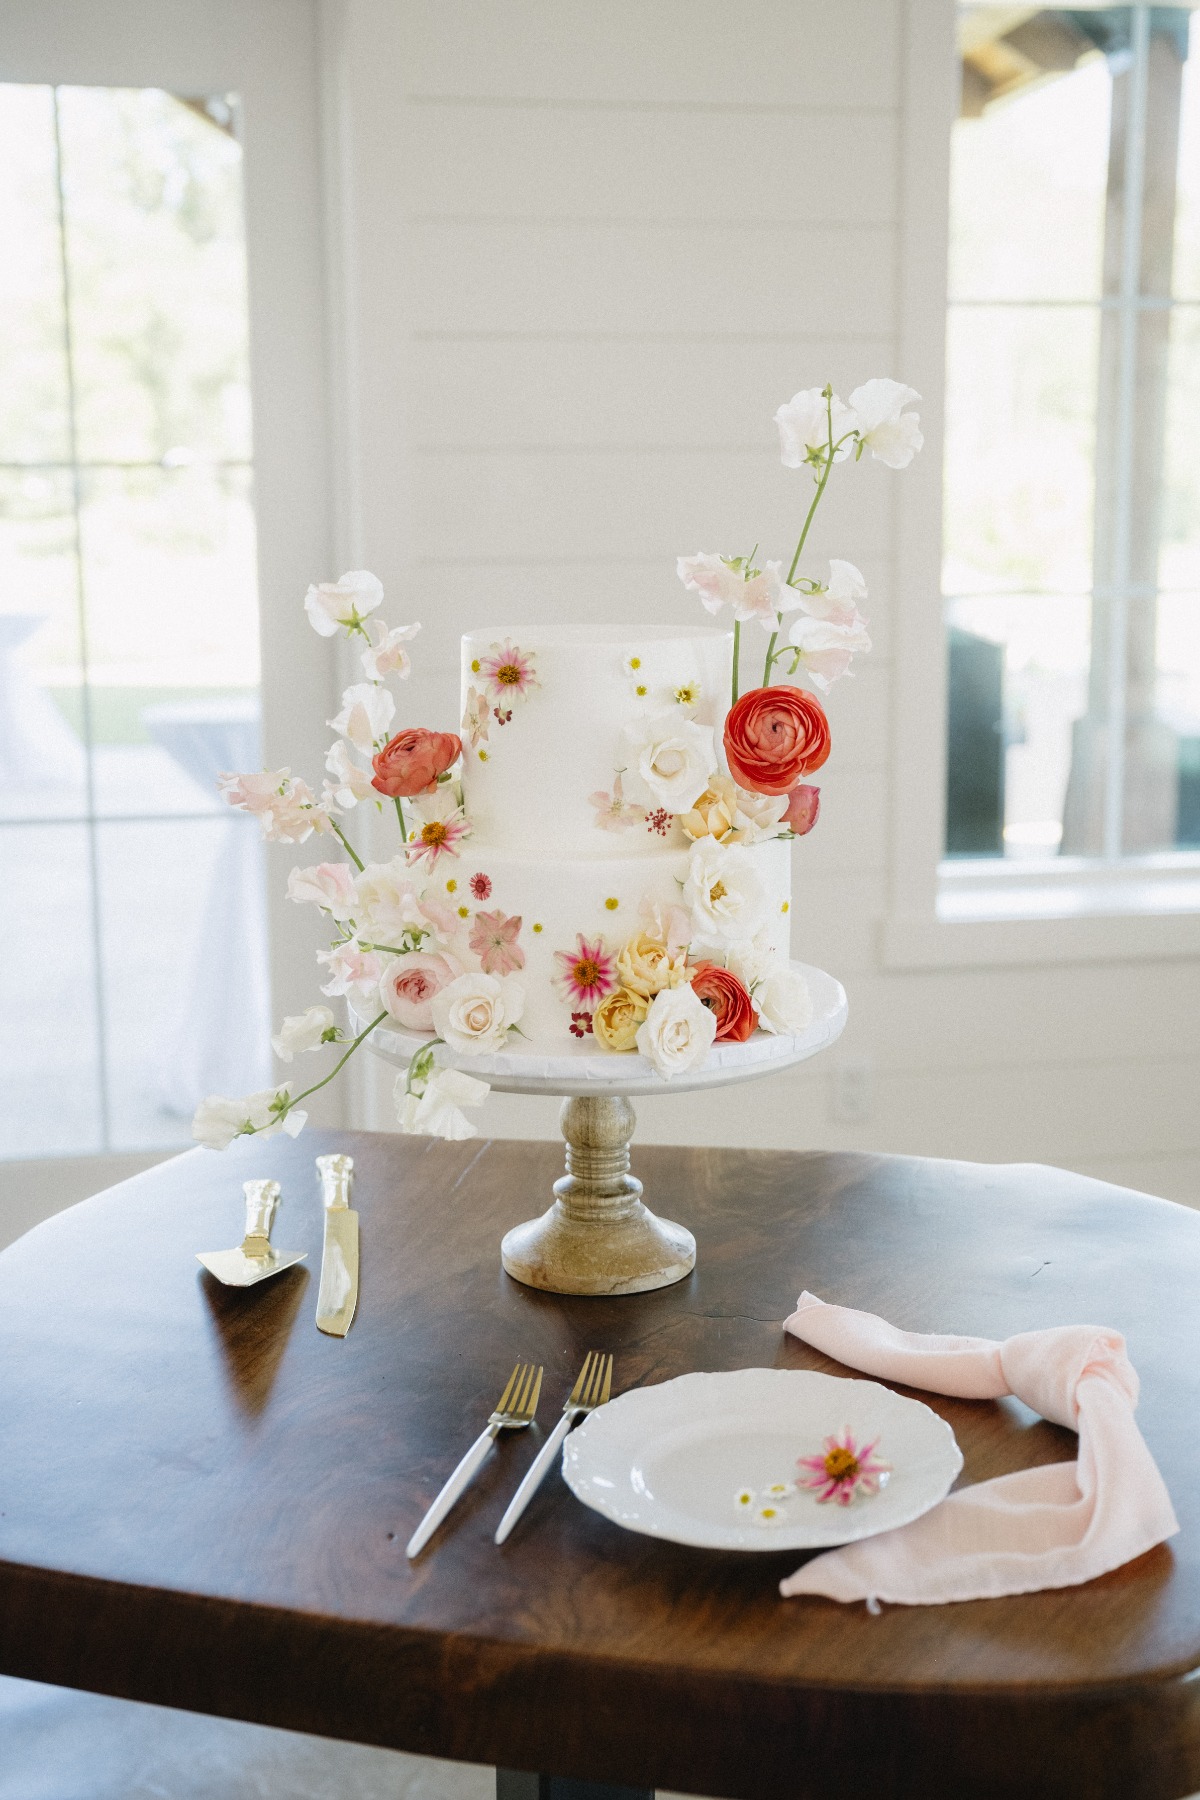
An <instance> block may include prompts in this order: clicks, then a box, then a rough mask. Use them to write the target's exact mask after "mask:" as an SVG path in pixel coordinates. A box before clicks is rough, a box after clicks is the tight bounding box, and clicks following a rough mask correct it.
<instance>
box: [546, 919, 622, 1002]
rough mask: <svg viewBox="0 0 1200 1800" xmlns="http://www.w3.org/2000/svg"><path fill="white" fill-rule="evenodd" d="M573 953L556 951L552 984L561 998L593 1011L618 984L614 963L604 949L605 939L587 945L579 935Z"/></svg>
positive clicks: (580, 934)
mask: <svg viewBox="0 0 1200 1800" xmlns="http://www.w3.org/2000/svg"><path fill="white" fill-rule="evenodd" d="M575 942H576V948H575V949H574V950H556V951H555V952H554V960H555V962H556V963H557V964H558V972H557V973H556V975H555V977H554V985H555V986H556V987H557V988H558V990H559V992H560V993H561V994H562V995H563V997H564V999H567V1000H575V1001H578V1002H580V1003H581V1004H582V1005H584V1006H586V1007H587V1008H588V1009H589V1011H594V1010H595V1008H596V1006H597V1005H598V1003H599V1002H600V1001H601V1000H603V998H604V996H605V994H609V993H611V992H612V990H613V988H615V987H616V985H617V971H616V964H615V962H614V960H613V958H612V957H611V956H610V955H609V954H608V952H607V950H606V949H605V948H604V939H603V938H597V939H596V941H595V943H593V944H589V943H588V941H587V939H586V938H585V937H584V935H583V933H582V932H580V933H579V934H578V936H577V938H576V940H575Z"/></svg>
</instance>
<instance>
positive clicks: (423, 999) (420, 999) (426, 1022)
mask: <svg viewBox="0 0 1200 1800" xmlns="http://www.w3.org/2000/svg"><path fill="white" fill-rule="evenodd" d="M461 973H462V970H461V969H460V968H459V966H458V964H457V963H456V962H454V961H453V959H452V958H451V957H449V956H438V955H431V954H428V953H426V952H425V951H423V950H414V951H413V952H412V954H411V955H409V956H398V957H397V958H396V960H395V961H394V962H390V963H389V964H388V966H387V968H386V969H385V970H384V972H383V975H382V978H381V980H380V983H379V999H380V1004H381V1005H382V1006H383V1008H384V1010H385V1012H387V1013H388V1014H390V1016H391V1017H392V1018H393V1019H395V1021H396V1023H397V1024H398V1025H403V1027H404V1029H405V1030H406V1031H432V1030H433V1012H432V1010H431V1008H432V1003H433V997H434V995H435V994H440V993H441V991H442V989H443V988H444V987H448V986H449V984H450V982H452V981H453V980H455V979H456V977H457V976H459V975H460V974H461Z"/></svg>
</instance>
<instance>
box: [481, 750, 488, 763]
mask: <svg viewBox="0 0 1200 1800" xmlns="http://www.w3.org/2000/svg"><path fill="white" fill-rule="evenodd" d="M487 759H488V755H487V751H486V750H481V751H480V752H479V760H480V762H486V761H487Z"/></svg>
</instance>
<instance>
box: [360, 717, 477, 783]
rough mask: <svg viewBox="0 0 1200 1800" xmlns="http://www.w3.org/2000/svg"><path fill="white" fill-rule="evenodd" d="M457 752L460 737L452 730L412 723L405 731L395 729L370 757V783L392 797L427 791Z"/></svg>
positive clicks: (460, 741) (460, 747) (458, 755)
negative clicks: (436, 728) (427, 727)
mask: <svg viewBox="0 0 1200 1800" xmlns="http://www.w3.org/2000/svg"><path fill="white" fill-rule="evenodd" d="M461 755H462V739H461V738H459V737H456V736H455V734H454V733H453V732H452V731H423V730H422V729H421V727H420V726H419V725H414V726H413V727H412V729H411V730H409V731H398V732H397V733H396V735H395V737H394V738H393V739H392V740H391V742H390V743H387V744H385V745H384V746H383V749H382V750H381V751H380V752H379V754H378V755H377V756H374V757H372V759H371V760H372V764H373V766H374V769H375V773H374V775H373V776H372V778H371V786H372V787H373V788H377V789H378V791H379V792H380V793H381V794H388V795H390V796H391V798H392V799H393V800H394V799H396V798H399V799H402V800H408V799H410V798H411V797H412V795H413V794H427V793H429V792H430V791H431V790H432V789H433V788H434V787H436V785H437V778H438V776H439V775H440V774H442V773H443V771H444V770H446V769H448V768H449V767H450V765H451V763H453V762H457V761H458V759H459V757H460V756H461Z"/></svg>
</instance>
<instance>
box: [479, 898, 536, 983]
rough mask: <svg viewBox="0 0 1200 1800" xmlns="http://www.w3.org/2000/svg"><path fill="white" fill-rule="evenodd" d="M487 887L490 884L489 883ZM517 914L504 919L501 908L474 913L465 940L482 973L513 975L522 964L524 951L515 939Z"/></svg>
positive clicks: (518, 914) (522, 966)
mask: <svg viewBox="0 0 1200 1800" xmlns="http://www.w3.org/2000/svg"><path fill="white" fill-rule="evenodd" d="M488 885H489V888H490V886H491V884H490V883H489V884H488ZM520 930H521V915H520V913H517V914H515V915H514V916H513V917H512V918H511V919H506V918H505V916H504V914H503V913H502V912H499V911H496V912H480V913H476V914H475V923H474V925H473V926H472V927H471V935H470V937H469V938H468V940H467V942H468V944H469V946H470V948H471V949H472V950H473V951H474V952H475V954H476V956H477V957H478V958H479V961H480V964H481V965H482V967H483V970H484V972H485V974H488V975H513V974H515V973H516V971H517V970H518V969H523V968H524V967H525V952H524V951H523V950H522V948H521V946H520V944H518V942H517V936H518V934H519V932H520Z"/></svg>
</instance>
